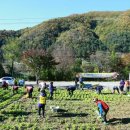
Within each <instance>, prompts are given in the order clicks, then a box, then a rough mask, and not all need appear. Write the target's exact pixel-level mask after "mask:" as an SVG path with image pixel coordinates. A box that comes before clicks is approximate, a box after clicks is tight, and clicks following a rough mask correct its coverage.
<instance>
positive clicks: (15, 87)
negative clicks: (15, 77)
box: [13, 85, 19, 94]
mask: <svg viewBox="0 0 130 130" xmlns="http://www.w3.org/2000/svg"><path fill="white" fill-rule="evenodd" d="M18 88H19V87H18V86H16V85H14V86H13V94H14V93H15V92H16V93H18Z"/></svg>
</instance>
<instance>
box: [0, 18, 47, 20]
mask: <svg viewBox="0 0 130 130" xmlns="http://www.w3.org/2000/svg"><path fill="white" fill-rule="evenodd" d="M34 19H35V20H39V19H41V20H43V19H48V18H16V19H15V18H14V19H13V18H11V19H6V18H0V20H1V21H4V20H6V21H7V20H34Z"/></svg>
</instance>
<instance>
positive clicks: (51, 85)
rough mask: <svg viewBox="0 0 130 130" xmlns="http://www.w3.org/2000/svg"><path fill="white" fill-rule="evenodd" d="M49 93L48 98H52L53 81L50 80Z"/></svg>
mask: <svg viewBox="0 0 130 130" xmlns="http://www.w3.org/2000/svg"><path fill="white" fill-rule="evenodd" d="M49 93H50V99H51V100H52V99H53V93H54V86H53V82H50V84H49Z"/></svg>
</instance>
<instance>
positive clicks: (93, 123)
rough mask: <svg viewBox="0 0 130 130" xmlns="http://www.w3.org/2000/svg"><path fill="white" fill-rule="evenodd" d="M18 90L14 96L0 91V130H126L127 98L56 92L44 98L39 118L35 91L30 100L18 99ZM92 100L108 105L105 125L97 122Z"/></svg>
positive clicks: (129, 120) (129, 107)
mask: <svg viewBox="0 0 130 130" xmlns="http://www.w3.org/2000/svg"><path fill="white" fill-rule="evenodd" d="M22 89H23V88H20V90H19V94H15V95H12V94H11V93H10V90H2V89H0V97H1V98H0V100H1V102H0V109H1V111H0V130H113V129H114V130H130V116H129V115H130V97H128V96H127V95H118V94H115V95H113V94H111V92H109V91H105V92H104V94H102V95H97V94H96V93H94V92H92V91H88V90H84V91H82V90H76V91H75V92H74V95H73V96H72V97H70V96H69V95H68V93H67V92H66V90H60V89H58V90H57V91H56V92H55V94H54V100H49V98H48V100H47V104H46V111H45V118H41V117H39V116H38V112H37V103H38V95H39V92H38V91H37V89H36V88H35V90H34V92H33V98H32V99H27V98H23V97H21V96H23V90H22ZM47 95H48V97H49V94H47ZM94 97H98V98H99V99H102V100H104V101H105V102H107V103H108V104H109V106H110V111H109V113H108V115H107V119H109V125H107V126H105V125H104V124H103V123H102V122H101V121H100V120H98V119H97V115H96V113H95V110H96V105H95V104H94V103H93V101H92V99H93V98H94ZM50 106H59V107H60V108H62V109H64V110H65V112H63V113H56V112H52V111H51V109H50Z"/></svg>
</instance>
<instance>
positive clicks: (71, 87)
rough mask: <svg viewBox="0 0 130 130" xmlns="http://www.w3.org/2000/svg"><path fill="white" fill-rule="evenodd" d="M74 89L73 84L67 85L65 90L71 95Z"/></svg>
mask: <svg viewBox="0 0 130 130" xmlns="http://www.w3.org/2000/svg"><path fill="white" fill-rule="evenodd" d="M75 90H76V87H75V86H69V87H67V91H68V93H69V95H70V96H72V95H73V92H74V91H75Z"/></svg>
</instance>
